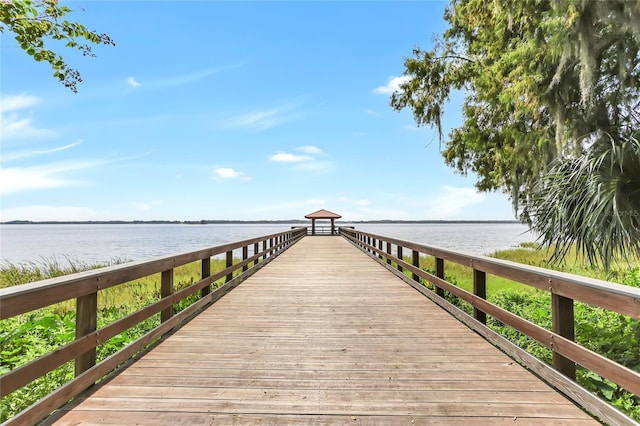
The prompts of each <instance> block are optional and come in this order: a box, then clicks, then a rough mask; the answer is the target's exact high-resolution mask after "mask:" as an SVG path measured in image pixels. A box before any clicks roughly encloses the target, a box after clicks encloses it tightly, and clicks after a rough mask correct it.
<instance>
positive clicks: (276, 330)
mask: <svg viewBox="0 0 640 426" xmlns="http://www.w3.org/2000/svg"><path fill="white" fill-rule="evenodd" d="M54 420H55V421H57V424H137V425H143V424H154V425H157V424H166V425H174V424H189V425H192V424H207V425H208V424H278V425H281V424H385V425H386V424H409V425H410V424H446V425H455V424H465V425H466V424H492V425H497V424H509V425H513V424H516V425H517V424H545V425H548V424H563V425H567V424H598V423H597V422H595V421H594V420H593V419H592V418H591V417H590V416H589V415H587V414H585V413H584V412H583V411H582V410H581V409H580V408H578V407H577V406H575V405H574V404H573V403H571V402H570V401H568V400H567V399H566V398H564V397H563V396H562V395H561V394H559V393H557V392H556V391H554V390H553V389H552V388H550V387H548V386H547V385H545V384H544V383H543V382H541V381H540V380H539V379H537V378H536V377H535V376H534V375H532V374H530V373H529V372H528V371H527V370H525V369H524V368H523V367H521V366H519V365H518V364H516V363H514V362H513V361H512V360H511V359H510V358H508V357H507V356H506V355H504V354H503V353H502V352H500V351H499V350H498V349H496V348H495V347H494V346H492V345H491V344H489V343H488V342H486V341H485V340H484V339H482V338H481V337H480V336H478V335H477V334H476V333H474V332H473V331H471V330H470V329H468V328H467V327H465V326H464V325H463V324H462V323H460V322H458V321H457V320H456V319H455V318H453V317H452V316H450V315H449V314H448V313H446V312H445V311H443V310H442V309H441V308H440V307H438V306H437V305H435V304H434V303H433V302H431V301H430V300H428V299H427V298H425V297H424V296H422V295H421V294H420V293H418V292H417V291H415V290H414V289H413V288H411V287H410V286H408V285H407V284H406V283H404V282H403V281H402V280H400V279H399V278H397V277H396V276H394V275H393V274H392V273H391V272H390V271H388V270H387V269H385V268H384V267H383V266H381V265H379V264H378V263H376V262H375V261H374V260H372V259H370V258H369V257H368V256H367V255H366V254H364V253H363V252H361V251H360V250H358V249H356V248H355V247H353V246H352V245H351V244H350V243H349V242H348V241H347V240H345V239H344V238H339V237H307V238H303V239H302V240H301V241H300V242H298V243H296V244H295V245H294V246H293V247H291V248H290V249H289V250H287V251H286V252H284V253H283V254H282V255H280V256H279V257H277V258H276V259H274V260H273V262H271V263H270V264H269V265H268V267H266V268H263V269H261V270H259V271H258V272H257V273H256V274H255V275H253V276H251V277H250V278H248V279H247V281H245V282H243V283H242V284H240V285H239V286H238V287H237V288H236V289H234V290H233V291H231V292H230V293H229V294H227V295H226V296H224V297H223V298H222V299H221V300H219V301H218V302H216V303H215V304H213V305H212V306H210V307H209V308H208V309H207V310H205V311H204V312H203V313H201V314H200V315H198V316H197V317H196V318H194V319H193V320H192V321H191V322H189V323H188V324H186V325H185V326H184V327H182V328H180V329H179V330H177V331H176V332H175V333H173V334H172V335H171V336H169V337H167V338H166V339H164V340H163V341H162V342H161V343H160V344H158V345H157V346H156V347H154V348H153V349H152V350H150V351H149V352H148V353H147V354H145V355H144V356H143V357H142V358H141V359H139V360H137V361H136V362H134V363H132V364H131V365H130V366H129V367H128V368H126V369H124V370H123V371H122V372H121V373H120V374H119V375H117V376H115V377H113V378H112V379H111V380H109V381H108V382H106V383H103V384H101V385H97V386H95V387H94V388H93V389H92V390H91V392H90V393H88V394H84V395H83V396H82V397H80V398H78V400H77V402H76V403H75V404H73V405H72V406H67V407H65V408H63V411H62V412H61V413H60V415H58V416H56V417H55V418H54V419H53V420H51V419H50V420H49V421H48V423H53V422H54Z"/></svg>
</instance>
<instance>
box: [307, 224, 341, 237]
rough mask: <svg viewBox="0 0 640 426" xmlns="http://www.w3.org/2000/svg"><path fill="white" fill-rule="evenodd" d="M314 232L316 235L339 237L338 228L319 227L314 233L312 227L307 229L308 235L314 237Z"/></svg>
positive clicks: (329, 226)
mask: <svg viewBox="0 0 640 426" xmlns="http://www.w3.org/2000/svg"><path fill="white" fill-rule="evenodd" d="M312 232H315V235H338V227H333V228H332V227H331V225H327V226H317V225H316V228H315V231H312V229H311V228H310V227H308V228H307V235H312Z"/></svg>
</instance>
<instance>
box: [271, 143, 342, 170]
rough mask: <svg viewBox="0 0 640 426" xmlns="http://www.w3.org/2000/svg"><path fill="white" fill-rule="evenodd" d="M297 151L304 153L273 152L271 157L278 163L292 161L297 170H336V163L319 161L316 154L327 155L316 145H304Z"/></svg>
mask: <svg viewBox="0 0 640 426" xmlns="http://www.w3.org/2000/svg"><path fill="white" fill-rule="evenodd" d="M296 150H297V151H300V152H303V153H304V155H298V154H293V153H290V152H278V153H276V154H273V155H272V156H271V157H269V159H270V160H271V161H274V162H277V163H290V164H293V165H294V166H293V168H294V169H296V170H304V171H310V172H317V173H329V172H332V171H333V170H334V168H335V167H334V164H333V162H331V161H317V160H316V157H315V156H318V155H320V156H324V157H326V156H327V155H326V154H325V153H324V151H323V150H322V149H320V148H318V147H317V146H314V145H304V146H300V147H298V148H296Z"/></svg>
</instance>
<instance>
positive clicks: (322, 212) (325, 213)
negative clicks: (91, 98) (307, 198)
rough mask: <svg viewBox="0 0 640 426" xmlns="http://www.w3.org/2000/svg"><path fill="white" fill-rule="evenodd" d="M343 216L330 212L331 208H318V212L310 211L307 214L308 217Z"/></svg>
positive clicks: (335, 217)
mask: <svg viewBox="0 0 640 426" xmlns="http://www.w3.org/2000/svg"><path fill="white" fill-rule="evenodd" d="M341 217H342V216H340V215H339V214H336V213H333V212H330V211H329V210H325V209H322V210H318V211H317V212H313V213H309V214H308V215H306V216H305V218H307V219H340V218H341Z"/></svg>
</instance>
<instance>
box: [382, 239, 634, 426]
mask: <svg viewBox="0 0 640 426" xmlns="http://www.w3.org/2000/svg"><path fill="white" fill-rule="evenodd" d="M490 257H495V258H498V259H503V260H509V261H513V262H518V263H522V264H526V265H531V266H537V267H542V268H547V269H553V270H557V271H561V272H569V273H573V274H576V275H582V276H586V277H591V278H597V279H601V280H606V281H612V282H617V283H620V284H625V285H629V286H633V287H640V261H637V260H636V261H634V262H627V261H616V262H613V263H612V265H610V268H609V270H605V269H604V268H603V267H601V266H597V265H596V266H592V265H590V264H589V263H588V262H586V261H584V260H583V259H581V258H580V256H576V253H575V249H572V250H571V252H570V254H569V256H567V257H566V258H565V260H564V262H562V263H561V264H556V263H553V262H552V260H551V257H552V253H551V251H548V250H543V249H540V248H539V247H538V246H537V245H536V244H533V243H525V244H522V245H521V246H520V247H517V248H514V249H510V250H502V251H498V252H495V253H493V254H491V255H490ZM404 260H405V262H407V263H411V258H410V257H405V259H404ZM394 266H395V264H394ZM420 267H421V269H423V270H426V271H428V272H430V273H432V274H433V273H434V271H435V260H434V259H433V258H432V257H428V258H421V259H420ZM444 271H445V278H446V280H447V281H449V282H450V283H452V284H454V285H456V286H458V287H460V288H463V289H464V290H467V291H470V292H472V291H473V271H472V269H471V268H468V267H465V266H462V265H458V264H455V263H452V262H446V261H445V267H444ZM406 274H407V275H411V274H410V273H408V272H407V273H406ZM426 285H427V286H428V287H429V288H431V289H432V290H434V287H433V285H431V284H428V283H427V284H426ZM445 297H446V298H447V300H448V301H450V302H451V303H453V304H454V305H456V306H457V307H459V308H460V309H462V310H464V311H465V312H467V313H468V314H471V313H472V307H471V305H469V304H468V303H467V302H464V301H462V300H460V299H458V298H457V297H455V296H452V295H451V294H449V293H446V295H445ZM487 300H489V301H490V302H491V303H493V304H495V305H498V306H500V307H502V308H504V309H506V310H508V311H510V312H512V313H515V314H517V315H519V316H520V317H522V318H525V319H527V320H529V321H531V322H533V323H535V324H537V325H539V326H541V327H544V328H546V329H549V330H550V329H551V296H550V295H549V293H547V292H545V291H541V290H537V289H535V288H533V287H530V286H527V285H524V284H520V283H518V282H515V281H511V280H507V279H504V278H500V277H495V276H491V275H487ZM574 317H575V335H576V336H575V340H576V342H577V343H579V344H580V345H582V346H584V347H586V348H588V349H591V350H592V351H594V352H596V353H599V354H600V355H603V356H605V357H607V358H609V359H612V360H614V361H616V362H618V363H620V364H622V365H624V366H626V367H628V368H630V369H632V370H635V371H638V372H640V321H638V320H635V319H632V318H630V317H629V316H626V315H621V314H618V313H615V312H611V311H607V310H605V309H601V308H597V307H593V306H590V305H587V304H584V303H581V302H575V305H574ZM487 325H488V326H489V327H490V328H492V329H493V330H495V331H497V332H499V333H500V334H502V335H503V336H505V337H506V338H507V339H509V340H510V341H512V342H513V343H515V344H517V345H518V346H520V347H521V348H523V349H525V350H526V351H527V352H529V353H531V354H533V355H534V356H536V357H537V358H539V359H541V360H543V361H545V362H547V363H548V364H550V363H551V358H552V352H551V350H550V349H548V348H546V347H545V346H543V345H541V344H539V343H537V342H535V341H534V340H532V339H530V338H528V337H527V336H525V335H523V334H522V333H520V332H518V331H516V330H514V329H513V328H511V327H509V326H506V325H505V324H503V323H501V322H500V321H498V320H496V319H495V318H491V317H489V318H488V322H487ZM577 381H578V382H579V383H580V384H581V385H582V386H584V387H585V388H587V389H588V390H590V391H592V392H593V393H594V394H596V395H598V396H599V397H601V398H602V399H604V400H605V401H608V402H609V403H610V404H612V405H614V406H615V407H617V408H618V409H620V410H621V411H623V412H625V413H626V414H627V415H629V416H630V417H632V418H633V419H635V420H640V395H633V394H631V393H629V392H627V391H625V390H624V389H622V388H621V387H619V386H618V385H616V384H615V383H613V382H610V381H608V380H606V379H604V378H602V377H600V376H599V375H597V374H595V373H593V372H591V371H588V370H585V369H584V368H580V367H579V368H578V370H577Z"/></svg>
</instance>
